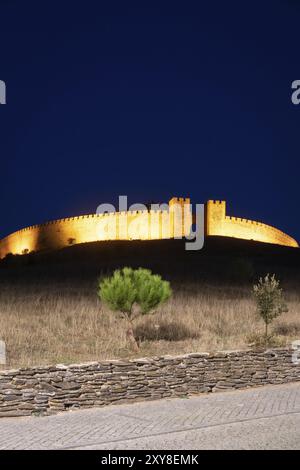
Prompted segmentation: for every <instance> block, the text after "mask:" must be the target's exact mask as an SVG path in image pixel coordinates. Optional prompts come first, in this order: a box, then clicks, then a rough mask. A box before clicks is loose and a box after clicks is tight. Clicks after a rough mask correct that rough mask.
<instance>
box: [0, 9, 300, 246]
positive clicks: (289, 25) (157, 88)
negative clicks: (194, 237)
mask: <svg viewBox="0 0 300 470" xmlns="http://www.w3.org/2000/svg"><path fill="white" fill-rule="evenodd" d="M0 25H1V26H0V47H1V54H0V79H1V80H4V81H5V82H6V85H7V105H5V106H0V135H1V140H0V157H1V167H0V171H1V187H0V195H1V225H0V236H4V235H6V234H8V233H9V232H11V231H14V230H16V229H18V228H21V227H23V226H27V225H31V224H34V223H39V222H43V221H46V220H51V219H55V218H60V217H65V216H71V215H77V214H81V213H89V212H94V211H95V210H96V207H97V205H98V204H100V203H101V202H114V201H115V200H116V197H117V196H118V195H119V194H127V195H128V196H129V199H130V202H143V201H149V200H155V201H167V200H168V199H169V197H171V196H173V195H178V196H191V197H192V199H193V201H194V202H203V201H205V200H206V199H208V198H213V199H226V200H227V201H228V210H229V212H231V213H232V214H233V215H237V216H244V217H248V218H253V219H258V220H263V221H265V222H267V223H271V224H273V225H275V226H278V227H279V228H281V229H283V230H285V231H287V232H288V233H290V234H291V235H294V236H295V237H296V238H298V239H300V219H299V215H298V214H299V210H298V208H299V202H300V201H299V169H300V164H299V161H300V159H299V157H300V155H299V135H300V128H299V125H300V105H299V106H295V105H293V104H292V103H291V83H292V81H293V80H297V79H300V56H299V54H300V52H299V43H300V41H299V35H300V33H299V31H300V1H297V0H289V1H283V0H282V1H279V0H278V1H277V0H269V1H267V0H265V1H261V0H260V1H251V2H241V1H230V0H229V1H226V2H224V1H222V0H219V1H207V2H205V1H194V2H183V1H180V2H176V1H172V2H171V1H170V2H167V1H160V2H155V1H151V2H147V1H139V2H130V1H122V2H114V1H109V2H101V1H96V0H95V1H93V0H87V1H85V2H82V1H72V2H71V1H68V0H60V1H55V0H53V1H47V0H45V1H43V2H41V1H30V0H27V1H24V0H21V1H15V0H7V1H2V0H0Z"/></svg>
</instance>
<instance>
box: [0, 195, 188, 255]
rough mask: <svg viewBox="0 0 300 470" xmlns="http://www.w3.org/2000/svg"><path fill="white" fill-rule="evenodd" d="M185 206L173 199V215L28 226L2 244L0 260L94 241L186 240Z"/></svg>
mask: <svg viewBox="0 0 300 470" xmlns="http://www.w3.org/2000/svg"><path fill="white" fill-rule="evenodd" d="M184 204H189V200H188V199H186V200H185V199H176V198H173V199H172V201H170V212H168V211H165V210H157V211H156V210H151V211H147V210H144V211H128V212H114V213H109V214H107V213H106V214H91V215H86V216H79V217H72V218H67V219H61V220H56V221H53V222H48V223H45V224H41V225H35V226H33V227H28V228H26V229H23V230H20V231H18V232H15V233H13V234H11V235H9V236H8V237H6V238H4V239H3V240H1V241H0V258H4V257H5V256H6V255H7V254H8V253H12V254H25V253H29V252H31V251H41V250H49V249H50V250H51V249H59V248H63V247H65V246H68V245H73V244H78V243H88V242H94V241H104V240H160V239H168V238H174V236H181V237H184V236H185V232H184V224H183V220H184V211H183V210H179V211H178V207H179V209H180V207H181V208H182V207H183V205H184ZM175 209H176V210H175ZM186 218H187V219H188V220H187V221H186V224H185V226H189V227H191V224H192V218H191V215H190V216H187V215H186ZM187 234H188V233H186V235H187Z"/></svg>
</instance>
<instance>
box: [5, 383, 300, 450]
mask: <svg viewBox="0 0 300 470" xmlns="http://www.w3.org/2000/svg"><path fill="white" fill-rule="evenodd" d="M238 448H239V449H276V448H277V449H300V383H298V384H297V383H295V384H289V385H276V386H267V387H262V388H256V389H250V390H244V391H235V392H224V393H223V392H222V393H215V394H206V395H200V396H197V397H193V398H189V399H180V398H173V399H167V400H159V401H154V402H142V403H136V404H132V405H116V406H109V407H105V408H98V409H89V410H82V411H80V410H79V411H72V412H71V411H70V412H65V413H61V414H59V415H53V416H47V417H40V418H38V417H32V418H3V419H1V420H0V449H110V450H113V449H187V450H190V449H238Z"/></svg>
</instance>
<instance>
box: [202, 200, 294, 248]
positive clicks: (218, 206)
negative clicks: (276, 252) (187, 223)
mask: <svg viewBox="0 0 300 470" xmlns="http://www.w3.org/2000/svg"><path fill="white" fill-rule="evenodd" d="M206 235H208V236H209V235H215V236H216V235H217V236H222V237H232V238H241V239H244V240H256V241H258V242H264V243H274V244H277V245H284V246H290V247H294V248H297V247H299V245H298V242H297V241H296V240H294V238H292V237H290V236H289V235H287V234H286V233H284V232H282V231H281V230H278V229H277V228H275V227H271V226H270V225H267V224H264V223H262V222H256V221H255V220H248V219H243V218H240V217H231V216H228V215H226V202H225V201H207V203H206Z"/></svg>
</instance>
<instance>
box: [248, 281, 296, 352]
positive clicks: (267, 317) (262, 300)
mask: <svg viewBox="0 0 300 470" xmlns="http://www.w3.org/2000/svg"><path fill="white" fill-rule="evenodd" d="M253 293H254V298H255V300H256V305H257V313H258V314H259V316H260V317H261V318H262V319H263V321H264V322H265V342H266V344H268V326H269V324H270V323H272V321H273V320H274V318H276V317H278V316H279V315H281V314H282V313H283V312H287V311H288V309H287V306H286V304H285V301H284V298H283V293H282V289H281V288H280V287H279V281H278V280H277V279H275V274H273V276H270V274H267V275H266V276H265V277H264V278H260V279H259V281H258V284H256V285H254V286H253Z"/></svg>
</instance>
